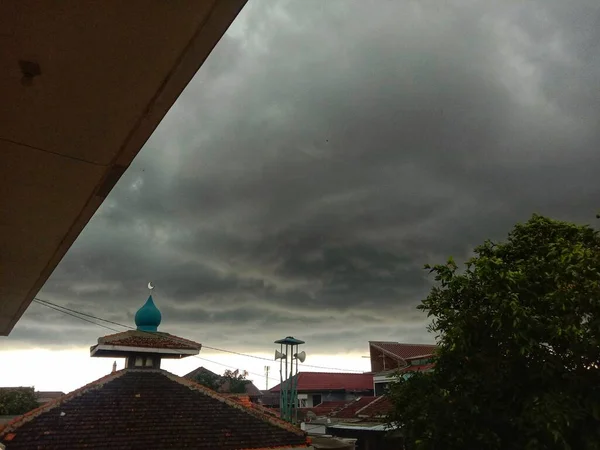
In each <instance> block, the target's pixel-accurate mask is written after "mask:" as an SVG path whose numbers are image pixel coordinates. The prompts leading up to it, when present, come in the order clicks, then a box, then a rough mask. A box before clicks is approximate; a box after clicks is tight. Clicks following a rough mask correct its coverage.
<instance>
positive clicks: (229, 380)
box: [195, 369, 250, 394]
mask: <svg viewBox="0 0 600 450" xmlns="http://www.w3.org/2000/svg"><path fill="white" fill-rule="evenodd" d="M247 376H248V372H246V371H242V372H240V371H239V370H237V369H236V370H233V371H232V370H226V371H225V373H224V374H223V375H222V376H221V375H217V374H215V373H212V372H210V371H202V372H200V373H199V374H197V375H196V377H195V380H196V382H197V383H199V384H201V385H203V386H206V387H207V388H209V389H212V390H213V391H220V392H227V393H231V394H244V393H245V392H246V384H248V383H250V380H247V379H246V377H247Z"/></svg>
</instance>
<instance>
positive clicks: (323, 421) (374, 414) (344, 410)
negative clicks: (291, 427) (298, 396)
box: [302, 395, 402, 450]
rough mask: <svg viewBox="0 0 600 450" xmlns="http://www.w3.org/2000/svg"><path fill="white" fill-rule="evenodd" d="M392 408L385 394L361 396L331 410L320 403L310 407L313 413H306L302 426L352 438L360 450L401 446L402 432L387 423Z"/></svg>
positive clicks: (313, 431)
mask: <svg viewBox="0 0 600 450" xmlns="http://www.w3.org/2000/svg"><path fill="white" fill-rule="evenodd" d="M392 408H393V405H392V403H391V401H390V399H389V398H388V397H387V396H386V395H382V396H379V397H375V396H365V397H360V398H357V399H356V400H353V401H350V402H346V403H345V404H344V405H343V406H341V407H339V406H338V407H337V408H334V409H333V410H331V411H329V412H325V410H324V409H322V408H321V407H316V408H308V409H309V410H310V411H311V413H312V415H310V414H308V415H307V417H306V419H305V421H304V422H303V423H302V429H304V430H306V431H307V432H308V434H309V435H311V436H323V435H329V436H335V437H336V438H342V439H352V440H354V441H355V447H354V448H356V449H357V450H366V449H377V450H385V449H390V450H391V449H397V448H402V436H401V434H400V433H399V431H398V430H391V429H389V427H388V425H387V424H386V420H387V415H388V414H389V412H390V411H391V410H392ZM323 413H324V414H323Z"/></svg>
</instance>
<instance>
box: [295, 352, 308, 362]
mask: <svg viewBox="0 0 600 450" xmlns="http://www.w3.org/2000/svg"><path fill="white" fill-rule="evenodd" d="M294 358H296V359H297V360H298V361H300V362H304V361H306V352H305V351H302V352H300V353H294Z"/></svg>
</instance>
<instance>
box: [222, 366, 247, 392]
mask: <svg viewBox="0 0 600 450" xmlns="http://www.w3.org/2000/svg"><path fill="white" fill-rule="evenodd" d="M247 376H248V372H246V371H243V372H241V373H240V371H239V370H234V371H231V370H226V371H225V373H224V374H223V378H224V380H225V381H224V385H225V384H227V392H230V393H232V394H244V393H245V392H246V384H248V383H250V381H249V380H247V379H246V377H247Z"/></svg>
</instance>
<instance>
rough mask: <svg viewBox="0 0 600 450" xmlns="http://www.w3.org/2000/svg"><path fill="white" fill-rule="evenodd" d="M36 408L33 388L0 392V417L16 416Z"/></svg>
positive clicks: (36, 403)
mask: <svg viewBox="0 0 600 450" xmlns="http://www.w3.org/2000/svg"><path fill="white" fill-rule="evenodd" d="M38 406H39V405H38V402H37V399H36V398H35V391H34V389H33V388H14V389H2V390H0V415H9V416H18V415H21V414H25V413H26V412H29V411H31V410H32V409H35V408H37V407H38Z"/></svg>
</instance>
